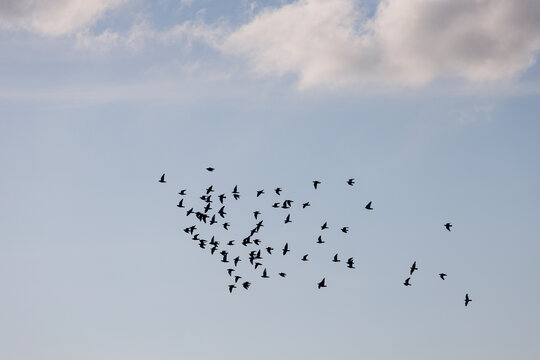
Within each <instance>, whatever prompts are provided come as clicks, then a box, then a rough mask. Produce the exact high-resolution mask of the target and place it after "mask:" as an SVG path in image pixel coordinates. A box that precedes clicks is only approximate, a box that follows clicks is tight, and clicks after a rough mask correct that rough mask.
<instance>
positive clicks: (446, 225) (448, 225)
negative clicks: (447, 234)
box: [444, 223, 452, 231]
mask: <svg viewBox="0 0 540 360" xmlns="http://www.w3.org/2000/svg"><path fill="white" fill-rule="evenodd" d="M444 227H445V228H446V230H448V231H451V230H450V228H451V227H452V224H451V223H446V224H444Z"/></svg>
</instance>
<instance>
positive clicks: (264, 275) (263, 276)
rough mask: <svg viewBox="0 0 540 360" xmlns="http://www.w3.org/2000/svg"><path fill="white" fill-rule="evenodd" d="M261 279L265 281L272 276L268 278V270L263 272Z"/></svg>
mask: <svg viewBox="0 0 540 360" xmlns="http://www.w3.org/2000/svg"><path fill="white" fill-rule="evenodd" d="M261 277H262V278H264V279H268V278H270V276H268V275H267V274H266V269H264V270H263V274H262V276H261Z"/></svg>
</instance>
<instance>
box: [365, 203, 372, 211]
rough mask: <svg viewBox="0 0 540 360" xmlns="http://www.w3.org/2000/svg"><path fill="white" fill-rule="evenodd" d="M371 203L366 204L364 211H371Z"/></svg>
mask: <svg viewBox="0 0 540 360" xmlns="http://www.w3.org/2000/svg"><path fill="white" fill-rule="evenodd" d="M371 203H372V202H371V201H370V202H368V204H367V205H366V209H367V210H373V208H372V207H371Z"/></svg>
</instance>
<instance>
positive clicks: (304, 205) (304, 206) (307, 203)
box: [302, 201, 311, 209]
mask: <svg viewBox="0 0 540 360" xmlns="http://www.w3.org/2000/svg"><path fill="white" fill-rule="evenodd" d="M308 206H311V204H310V203H309V201H308V202H306V203H303V204H302V209H305V208H307V207H308Z"/></svg>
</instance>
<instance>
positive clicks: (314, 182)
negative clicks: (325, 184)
mask: <svg viewBox="0 0 540 360" xmlns="http://www.w3.org/2000/svg"><path fill="white" fill-rule="evenodd" d="M320 183H321V182H320V181H318V180H314V181H313V187H314V188H315V190H316V189H317V185H319V184H320Z"/></svg>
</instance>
